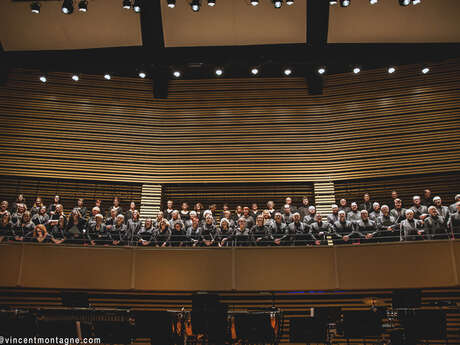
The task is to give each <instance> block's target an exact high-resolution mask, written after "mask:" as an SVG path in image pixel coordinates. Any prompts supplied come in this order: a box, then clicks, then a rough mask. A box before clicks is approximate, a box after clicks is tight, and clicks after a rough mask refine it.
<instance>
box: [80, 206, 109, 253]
mask: <svg viewBox="0 0 460 345" xmlns="http://www.w3.org/2000/svg"><path fill="white" fill-rule="evenodd" d="M95 219H96V222H94V223H91V225H89V226H88V229H87V231H86V236H87V238H88V241H89V243H91V244H92V245H93V246H95V245H97V244H102V245H108V244H110V243H111V242H112V238H111V236H110V232H109V231H108V230H107V228H106V227H105V224H104V223H103V221H104V216H103V215H102V214H100V213H99V214H98V215H96V217H95Z"/></svg>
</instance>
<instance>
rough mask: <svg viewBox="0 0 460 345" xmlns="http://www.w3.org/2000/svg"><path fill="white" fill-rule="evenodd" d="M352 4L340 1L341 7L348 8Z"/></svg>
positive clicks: (345, 0) (344, 0) (343, 0)
mask: <svg viewBox="0 0 460 345" xmlns="http://www.w3.org/2000/svg"><path fill="white" fill-rule="evenodd" d="M350 4H351V0H340V6H342V7H348V6H350Z"/></svg>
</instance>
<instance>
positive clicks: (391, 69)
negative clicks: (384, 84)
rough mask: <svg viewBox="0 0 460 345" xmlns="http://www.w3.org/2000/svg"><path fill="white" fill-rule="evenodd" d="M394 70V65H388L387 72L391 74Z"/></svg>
mask: <svg viewBox="0 0 460 345" xmlns="http://www.w3.org/2000/svg"><path fill="white" fill-rule="evenodd" d="M394 72H396V68H394V67H389V68H388V73H389V74H393V73H394Z"/></svg>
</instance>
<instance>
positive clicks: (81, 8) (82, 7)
mask: <svg viewBox="0 0 460 345" xmlns="http://www.w3.org/2000/svg"><path fill="white" fill-rule="evenodd" d="M78 10H79V11H80V12H85V13H86V12H88V1H86V0H80V2H79V3H78Z"/></svg>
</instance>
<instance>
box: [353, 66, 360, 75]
mask: <svg viewBox="0 0 460 345" xmlns="http://www.w3.org/2000/svg"><path fill="white" fill-rule="evenodd" d="M359 72H361V68H359V67H355V68H353V73H354V74H358V73H359Z"/></svg>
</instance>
